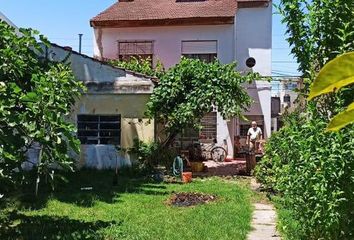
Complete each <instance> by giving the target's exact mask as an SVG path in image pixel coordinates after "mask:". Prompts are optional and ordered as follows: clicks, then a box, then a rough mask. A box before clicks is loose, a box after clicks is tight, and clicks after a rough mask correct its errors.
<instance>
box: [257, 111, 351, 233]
mask: <svg viewBox="0 0 354 240" xmlns="http://www.w3.org/2000/svg"><path fill="white" fill-rule="evenodd" d="M311 114H312V115H311ZM311 114H310V113H307V114H306V115H304V116H300V115H299V114H294V115H292V116H291V117H290V118H289V119H288V123H287V124H286V126H285V127H284V128H283V129H282V130H281V131H280V132H279V133H277V134H275V135H274V136H272V137H271V139H270V141H269V143H268V145H267V147H266V156H265V158H264V160H263V161H261V163H260V164H259V166H258V167H257V170H256V175H257V178H258V180H260V181H261V182H263V183H264V184H265V186H266V188H268V189H274V190H275V191H277V192H278V193H279V194H280V195H281V196H283V199H284V206H285V208H287V209H289V210H290V212H291V214H292V217H293V218H294V219H295V221H297V222H300V223H301V229H302V232H299V233H298V236H294V237H293V238H294V239H339V238H343V239H353V237H354V228H353V227H352V226H354V205H353V202H354V161H353V154H354V127H353V126H350V127H347V128H345V129H344V130H342V131H340V132H338V133H328V132H325V131H324V129H325V128H326V126H327V122H326V121H325V120H324V119H321V118H320V117H318V116H313V114H315V113H311ZM296 115H297V116H296ZM295 120H296V121H297V122H296V121H295ZM282 225H283V226H285V227H286V225H287V223H286V222H282Z"/></svg>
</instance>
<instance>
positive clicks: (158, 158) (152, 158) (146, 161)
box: [129, 139, 177, 170]
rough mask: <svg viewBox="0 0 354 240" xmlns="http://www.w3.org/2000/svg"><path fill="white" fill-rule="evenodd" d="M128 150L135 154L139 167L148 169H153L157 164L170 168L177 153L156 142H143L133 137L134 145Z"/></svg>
mask: <svg viewBox="0 0 354 240" xmlns="http://www.w3.org/2000/svg"><path fill="white" fill-rule="evenodd" d="M129 152H130V153H132V154H135V155H136V157H137V159H138V162H139V164H140V167H141V168H143V169H148V170H153V169H154V168H155V167H156V166H158V165H162V166H165V167H166V169H170V167H171V166H172V162H173V160H174V158H175V157H176V155H177V153H176V151H175V150H173V149H170V148H165V147H164V146H163V145H162V144H160V143H158V142H148V143H145V142H143V141H140V140H139V139H134V146H133V147H132V148H131V149H129Z"/></svg>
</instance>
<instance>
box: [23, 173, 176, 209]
mask: <svg viewBox="0 0 354 240" xmlns="http://www.w3.org/2000/svg"><path fill="white" fill-rule="evenodd" d="M65 178H66V183H64V182H61V183H60V184H57V186H56V189H55V191H54V192H53V191H50V190H49V189H48V186H46V185H42V186H41V187H40V194H39V196H38V198H35V197H34V196H33V193H30V192H27V193H26V194H24V195H23V196H22V198H21V199H20V202H21V206H22V207H24V208H31V209H41V208H43V207H45V206H46V203H47V201H48V199H50V198H52V199H57V200H59V201H61V202H66V203H71V204H75V205H78V206H81V207H92V206H93V205H94V204H95V202H97V201H101V202H105V203H110V204H112V203H118V202H120V201H121V200H120V196H121V194H123V193H134V194H145V195H167V194H170V192H168V191H166V186H163V185H159V184H156V182H154V181H153V180H151V179H149V178H130V177H127V176H119V177H118V179H116V180H117V181H116V183H115V184H114V183H113V182H115V181H113V180H114V179H115V175H114V172H113V171H94V170H82V171H79V172H75V173H70V174H68V173H67V174H65ZM31 189H32V187H31Z"/></svg>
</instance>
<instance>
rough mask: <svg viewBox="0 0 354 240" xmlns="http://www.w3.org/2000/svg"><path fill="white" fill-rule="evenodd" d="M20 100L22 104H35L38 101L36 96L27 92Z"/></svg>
mask: <svg viewBox="0 0 354 240" xmlns="http://www.w3.org/2000/svg"><path fill="white" fill-rule="evenodd" d="M21 100H22V101H24V102H36V101H37V100H38V96H37V94H36V93H35V92H29V93H27V94H26V95H25V96H23V97H22V98H21Z"/></svg>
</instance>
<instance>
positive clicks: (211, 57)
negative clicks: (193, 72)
mask: <svg viewBox="0 0 354 240" xmlns="http://www.w3.org/2000/svg"><path fill="white" fill-rule="evenodd" d="M185 42H195V43H196V42H201V43H202V42H204V43H205V42H215V48H216V49H215V52H208V53H207V52H203V53H202V52H197V51H196V52H193V53H184V51H183V43H185ZM192 55H194V56H192ZM207 55H208V56H207ZM181 56H183V57H186V58H192V59H199V60H203V61H205V59H203V57H205V56H207V57H208V60H207V61H206V62H207V63H210V62H212V61H213V60H215V59H217V58H218V40H182V41H181Z"/></svg>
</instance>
